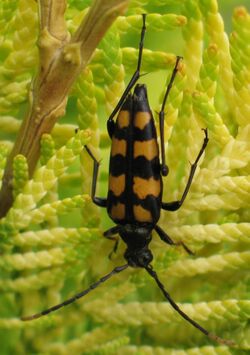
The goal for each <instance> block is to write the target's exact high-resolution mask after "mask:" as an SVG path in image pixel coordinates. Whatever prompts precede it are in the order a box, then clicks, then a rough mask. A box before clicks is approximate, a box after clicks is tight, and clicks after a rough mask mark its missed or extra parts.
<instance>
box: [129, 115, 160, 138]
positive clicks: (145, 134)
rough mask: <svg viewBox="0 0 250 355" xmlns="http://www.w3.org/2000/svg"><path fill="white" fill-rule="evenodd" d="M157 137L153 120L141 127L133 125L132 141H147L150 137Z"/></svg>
mask: <svg viewBox="0 0 250 355" xmlns="http://www.w3.org/2000/svg"><path fill="white" fill-rule="evenodd" d="M153 138H155V139H156V138H157V136H156V129H155V123H154V120H153V119H151V120H150V121H149V122H148V124H146V126H145V127H144V128H143V129H140V128H138V127H135V126H134V127H133V139H134V141H140V142H142V141H148V140H150V139H153Z"/></svg>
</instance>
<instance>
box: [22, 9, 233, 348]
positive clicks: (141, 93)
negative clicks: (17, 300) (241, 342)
mask: <svg viewBox="0 0 250 355" xmlns="http://www.w3.org/2000/svg"><path fill="white" fill-rule="evenodd" d="M142 18H143V26H142V30H141V39H140V44H139V55H138V63H137V69H136V71H135V73H134V75H133V76H132V78H131V80H130V82H129V84H128V86H127V87H126V89H125V91H124V93H123V95H122V97H121V99H120V100H119V102H118V104H117V106H116V107H115V109H114V111H113V112H112V114H111V116H110V117H109V119H108V122H107V129H108V133H109V136H110V138H111V140H112V143H111V154H110V166H109V189H108V196H107V198H100V197H96V196H95V193H96V184H97V177H98V168H99V162H98V161H97V160H96V158H95V157H94V155H93V154H92V152H91V150H90V149H89V147H87V146H86V147H85V148H86V150H87V151H88V153H89V155H90V156H91V158H92V159H93V162H94V171H93V183H92V191H91V197H92V200H93V202H94V203H95V204H96V205H97V206H99V207H105V208H106V209H107V212H108V214H109V216H110V218H111V219H112V220H113V221H114V222H115V223H116V225H115V226H114V227H112V228H110V229H109V230H107V231H106V232H104V236H105V237H106V238H109V239H112V240H114V241H115V247H114V250H116V248H117V243H118V238H117V236H116V235H117V234H118V235H119V236H120V237H121V239H122V240H123V241H124V242H125V243H126V245H127V249H126V251H125V254H124V258H125V259H126V261H127V264H125V265H122V266H118V267H116V268H114V269H113V270H112V271H111V272H110V273H109V274H107V275H105V276H103V277H102V278H101V279H100V280H98V281H97V282H95V283H93V284H92V285H91V286H90V287H89V288H88V289H86V290H84V291H82V292H80V293H78V294H76V295H75V296H73V297H72V298H70V299H68V300H66V301H64V302H62V303H60V304H58V305H55V306H53V307H51V308H49V309H47V310H44V311H42V312H40V313H37V314H34V315H32V316H28V317H23V318H22V320H32V319H36V318H39V317H41V316H44V315H46V314H48V313H51V312H53V311H55V310H57V309H59V308H61V307H63V306H66V305H68V304H70V303H72V302H74V301H75V300H77V299H79V298H81V297H83V296H85V295H86V294H87V293H89V292H90V291H92V290H93V289H95V288H96V287H98V286H99V285H100V284H101V283H103V282H105V281H106V280H108V279H109V278H111V277H112V276H113V275H114V274H117V273H119V272H121V271H123V270H125V269H126V268H127V267H128V266H131V267H141V268H144V269H145V270H146V271H147V272H148V273H149V275H150V276H151V277H152V278H153V279H154V280H155V281H156V283H157V285H158V286H159V288H160V290H161V291H162V293H163V295H164V296H165V298H166V299H167V300H168V301H169V303H170V304H171V306H172V307H173V308H174V309H175V310H176V311H177V312H178V313H179V314H180V315H181V316H182V317H183V318H184V319H186V320H187V321H188V322H189V323H191V324H192V325H193V326H194V327H196V328H197V329H199V330H200V331H201V332H202V333H204V334H205V335H206V336H208V337H209V338H211V339H212V340H215V341H217V342H219V343H222V344H227V345H233V344H234V343H233V342H232V341H229V340H225V339H222V338H220V337H218V336H216V335H214V334H212V333H210V332H208V331H207V330H206V329H204V328H203V327H202V326H200V325H199V324H198V323H197V322H195V321H194V320H193V319H191V318H190V317H189V316H188V315H187V314H185V313H184V312H183V311H182V310H181V309H180V308H179V307H178V305H177V304H176V303H175V302H174V300H173V299H172V298H171V296H170V295H169V294H168V292H167V291H166V290H165V288H164V286H163V284H162V283H161V282H160V280H159V278H158V276H157V274H156V272H155V271H154V270H153V268H152V265H151V264H150V263H151V261H152V260H153V255H152V253H151V251H150V249H149V243H150V241H151V239H152V231H153V230H155V231H156V233H157V234H158V235H159V236H160V238H161V239H162V240H163V241H164V242H165V243H167V244H170V245H178V244H181V245H182V246H183V247H184V248H185V250H186V251H187V252H188V253H191V251H190V250H189V249H188V248H187V247H186V246H185V245H184V243H182V242H179V243H175V242H174V241H173V240H172V239H171V238H170V237H169V236H168V235H167V234H166V232H165V231H163V230H162V229H161V228H160V227H159V226H158V225H157V222H158V220H159V218H160V212H161V209H164V210H167V211H176V210H178V209H179V208H180V207H181V206H182V204H183V202H184V200H185V198H186V196H187V193H188V191H189V188H190V186H191V183H192V179H193V176H194V173H195V170H196V167H197V163H198V161H199V159H200V158H201V156H202V154H203V152H204V150H205V148H206V146H207V143H208V135H207V130H206V129H205V130H204V133H205V137H204V141H203V145H202V147H201V149H200V151H199V153H198V155H197V158H196V160H195V162H194V163H193V164H192V165H191V169H190V174H189V178H188V181H187V185H186V188H185V190H184V192H183V194H182V197H181V199H180V200H177V201H172V202H162V188H163V184H162V176H166V175H167V174H168V167H167V165H166V163H165V152H164V108H165V105H166V101H167V97H168V94H169V91H170V89H171V86H172V84H173V81H174V78H175V76H176V74H177V72H178V65H179V62H180V60H181V57H177V59H176V63H175V66H174V69H173V72H172V76H171V79H170V82H169V84H168V87H167V90H166V93H165V96H164V99H163V103H162V107H161V111H160V113H159V123H160V143H161V160H162V162H161V163H160V159H159V148H158V143H157V134H156V127H155V123H154V119H153V115H152V113H151V110H150V107H149V103H148V98H147V89H146V86H145V85H141V84H137V85H136V86H135V89H134V92H133V94H131V93H130V91H131V89H132V88H133V87H134V85H135V84H136V82H137V80H138V79H139V77H140V67H141V60H142V52H143V40H144V35H145V30H146V26H145V21H146V15H143V16H142ZM117 113H118V116H117V119H116V122H114V117H115V115H116V114H117Z"/></svg>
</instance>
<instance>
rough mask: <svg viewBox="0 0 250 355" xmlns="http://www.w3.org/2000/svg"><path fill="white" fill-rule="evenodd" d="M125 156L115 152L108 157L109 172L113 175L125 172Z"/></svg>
mask: <svg viewBox="0 0 250 355" xmlns="http://www.w3.org/2000/svg"><path fill="white" fill-rule="evenodd" d="M126 162H127V158H126V157H124V156H123V155H121V154H116V155H114V156H111V157H110V162H109V172H110V174H111V175H113V176H120V175H122V174H126V165H127V164H126Z"/></svg>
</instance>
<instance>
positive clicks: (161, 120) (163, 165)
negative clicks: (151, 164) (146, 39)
mask: <svg viewBox="0 0 250 355" xmlns="http://www.w3.org/2000/svg"><path fill="white" fill-rule="evenodd" d="M181 59H182V57H179V56H177V57H176V62H175V66H174V69H173V72H172V75H171V78H170V81H169V83H168V86H167V90H166V92H165V95H164V98H163V102H162V106H161V111H160V112H159V123H160V141H161V160H162V163H161V173H162V175H163V176H167V174H168V167H167V165H166V159H165V142H164V117H165V112H164V109H165V105H166V101H167V98H168V95H169V92H170V90H171V88H172V85H173V82H174V79H175V76H176V74H177V72H178V64H179V61H180V60H181Z"/></svg>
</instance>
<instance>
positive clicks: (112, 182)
mask: <svg viewBox="0 0 250 355" xmlns="http://www.w3.org/2000/svg"><path fill="white" fill-rule="evenodd" d="M109 190H111V191H112V192H113V194H114V195H115V196H120V195H121V193H122V192H123V191H124V190H125V174H122V175H120V176H112V175H110V176H109Z"/></svg>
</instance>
